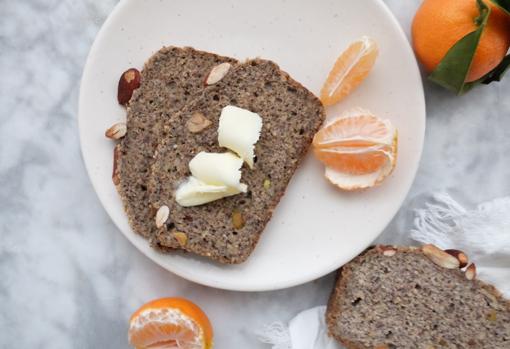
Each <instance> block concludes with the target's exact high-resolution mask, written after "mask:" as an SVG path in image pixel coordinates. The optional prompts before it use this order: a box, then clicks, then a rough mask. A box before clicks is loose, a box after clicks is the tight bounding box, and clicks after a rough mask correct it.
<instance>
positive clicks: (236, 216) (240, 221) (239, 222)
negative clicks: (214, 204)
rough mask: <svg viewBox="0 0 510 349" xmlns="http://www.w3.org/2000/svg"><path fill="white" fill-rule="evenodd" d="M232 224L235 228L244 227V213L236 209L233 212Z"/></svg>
mask: <svg viewBox="0 0 510 349" xmlns="http://www.w3.org/2000/svg"><path fill="white" fill-rule="evenodd" d="M232 225H233V226H234V228H235V229H241V228H242V227H244V218H243V214H242V213H241V212H240V211H239V210H234V211H233V212H232Z"/></svg>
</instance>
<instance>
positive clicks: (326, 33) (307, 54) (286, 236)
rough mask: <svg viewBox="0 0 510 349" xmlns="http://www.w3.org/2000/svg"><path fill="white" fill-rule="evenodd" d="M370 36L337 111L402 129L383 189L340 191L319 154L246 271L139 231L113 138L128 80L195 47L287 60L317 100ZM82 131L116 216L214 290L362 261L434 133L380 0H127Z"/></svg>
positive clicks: (86, 153) (285, 280)
mask: <svg viewBox="0 0 510 349" xmlns="http://www.w3.org/2000/svg"><path fill="white" fill-rule="evenodd" d="M363 35H368V36H371V37H372V38H374V39H375V40H376V41H377V42H378V43H379V47H380V55H379V58H378V60H377V63H376V65H375V67H374V69H373V71H372V72H371V74H370V76H369V77H368V79H367V80H366V81H365V82H364V83H363V84H362V85H361V86H360V87H359V88H358V89H357V90H356V91H355V92H354V93H353V94H352V95H350V96H349V97H348V98H347V99H345V101H343V102H342V103H340V104H339V105H337V106H335V107H333V108H330V109H328V111H327V112H328V116H329V117H330V116H332V115H337V114H338V113H340V112H342V111H344V110H346V109H348V108H350V107H353V106H361V107H364V108H367V109H369V110H371V111H372V112H374V113H375V114H376V115H378V116H380V117H383V118H389V119H390V120H391V121H392V122H393V124H394V125H395V126H396V127H397V128H398V131H399V154H398V164H397V167H396V169H395V171H394V173H393V174H392V175H391V177H390V178H388V179H387V180H386V181H385V182H384V183H383V185H382V186H380V187H378V188H373V189H370V190H367V191H364V192H355V193H344V192H341V191H339V190H336V189H335V187H333V186H332V185H330V184H329V183H328V182H327V181H326V180H325V178H324V176H323V171H324V169H323V166H322V165H321V164H320V163H319V162H318V161H317V160H316V159H315V158H314V157H313V156H312V154H311V153H309V154H308V156H307V158H306V159H305V161H304V162H303V163H302V165H301V166H300V168H299V169H298V170H297V172H296V173H295V175H294V177H293V178H292V180H291V182H290V184H289V187H288V188H287V192H286V194H285V195H284V197H283V199H282V201H281V202H280V204H279V205H278V207H277V208H276V210H275V212H274V216H273V218H272V219H271V221H270V222H269V224H268V225H267V227H266V229H265V231H264V233H263V234H262V237H261V239H260V242H259V244H258V246H257V247H256V249H255V251H254V252H253V254H252V255H251V257H250V258H249V259H248V261H247V262H245V263H243V264H241V265H220V264H217V263H214V262H209V261H207V260H205V259H203V258H199V257H196V256H193V255H191V254H181V253H173V254H161V253H158V252H156V251H154V250H153V249H151V248H150V247H149V245H148V243H147V241H146V240H144V239H143V238H142V237H140V236H139V235H137V234H135V233H134V232H133V231H132V230H131V229H130V227H129V225H128V221H127V218H126V215H125V213H124V210H123V206H122V204H121V200H120V198H119V196H118V194H117V192H116V190H115V187H114V185H113V184H112V180H111V172H112V150H113V142H111V141H109V140H107V139H105V137H104V131H105V129H106V128H108V127H109V126H110V125H112V124H113V123H114V122H117V121H120V120H123V119H124V118H125V109H124V108H122V107H121V106H119V105H118V104H117V99H116V93H117V82H118V79H119V76H120V74H121V73H122V72H123V71H124V70H126V69H128V68H130V67H137V68H138V69H141V68H142V66H143V63H144V62H145V61H146V60H147V59H148V58H149V57H150V56H151V54H153V53H154V52H156V51H157V50H158V49H160V48H161V47H162V46H168V45H175V46H192V47H195V48H197V49H202V50H206V51H211V52H216V53H219V54H222V55H230V56H233V57H236V58H238V59H244V58H248V57H263V58H267V59H270V60H273V61H275V62H277V63H278V64H279V65H280V67H281V68H282V69H283V70H285V71H287V72H288V73H290V75H291V76H292V77H294V78H295V79H296V80H298V81H300V82H301V83H302V84H303V85H304V86H306V87H307V88H309V89H310V90H311V91H312V92H314V93H315V94H318V93H319V90H320V87H321V85H322V83H323V82H324V80H325V79H326V76H327V74H328V72H329V70H330V68H331V67H332V65H333V63H334V62H335V59H336V58H337V56H338V55H339V54H340V53H341V52H342V51H343V50H344V49H345V48H346V46H347V45H348V44H349V42H351V41H353V40H355V39H357V38H359V37H361V36H363ZM79 126H80V139H81V146H82V151H83V158H84V160H85V164H86V167H87V170H88V173H89V176H90V178H91V181H92V184H93V186H94V188H95V190H96V192H97V194H98V196H99V198H100V200H101V202H102V203H103V205H104V207H105V209H106V211H107V212H108V214H109V215H110V216H111V218H112V219H113V221H114V222H115V224H116V225H117V226H118V227H119V229H120V230H121V231H122V233H123V234H124V235H125V236H126V237H127V238H128V239H129V240H130V241H131V242H132V243H133V244H134V245H135V246H136V247H137V248H138V249H139V250H140V251H142V252H143V253H144V254H145V255H147V256H148V257H149V258H150V259H152V260H153V261H154V262H156V263H158V264H159V265H161V266H162V267H164V268H166V269H167V270H169V271H171V272H173V273H175V274H178V275H180V276H182V277H184V278H186V279H189V280H192V281H194V282H197V283H201V284H204V285H209V286H212V287H218V288H224V289H230V290H242V291H261V290H274V289H280V288H285V287H290V286H294V285H298V284H302V283H305V282H307V281H311V280H314V279H316V278H318V277H320V276H323V275H325V274H327V273H329V272H331V271H333V270H335V269H337V268H338V267H340V266H341V265H342V264H344V263H346V262H347V261H349V260H350V259H351V258H353V257H354V256H356V255H357V254H358V253H359V252H360V251H362V250H363V249H364V248H366V247H367V246H368V245H369V244H370V243H371V242H372V241H373V240H374V239H375V238H376V237H377V236H378V235H379V234H380V233H381V232H382V231H383V229H384V228H385V227H386V225H387V224H388V223H389V222H390V220H391V219H392V217H393V216H394V215H395V213H396V212H397V210H398V209H399V207H400V205H401V204H402V202H403V200H404V198H405V196H406V194H407V192H408V190H409V188H410V186H411V184H412V182H413V179H414V176H415V174H416V170H417V167H418V163H419V160H420V155H421V151H422V146H423V137H424V130H425V102H424V96H423V88H422V83H421V78H420V74H419V71H418V68H417V65H416V61H415V58H414V55H413V52H412V50H411V48H410V46H409V44H408V41H407V39H406V37H405V35H404V33H403V32H402V30H401V28H400V26H399V24H398V23H397V21H396V20H395V18H394V17H393V15H392V14H391V13H390V11H389V10H388V9H387V8H386V6H385V5H384V4H383V3H382V1H379V0H308V1H289V0H255V1H239V0H213V1H211V0H173V1H161V0H145V1H142V0H123V1H121V2H120V3H119V4H118V5H117V7H116V8H115V10H114V11H113V12H112V14H111V15H110V17H109V18H108V19H107V20H106V22H105V23H104V25H103V27H102V28H101V31H100V32H99V34H98V35H97V38H96V40H95V42H94V45H93V46H92V49H91V50H90V54H89V57H88V60H87V63H86V66H85V70H84V73H83V78H82V83H81V91H80V103H79Z"/></svg>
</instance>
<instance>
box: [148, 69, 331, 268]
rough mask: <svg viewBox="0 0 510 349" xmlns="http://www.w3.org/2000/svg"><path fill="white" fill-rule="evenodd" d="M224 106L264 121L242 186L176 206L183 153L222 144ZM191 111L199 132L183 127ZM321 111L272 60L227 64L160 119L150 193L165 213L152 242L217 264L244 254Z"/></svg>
mask: <svg viewBox="0 0 510 349" xmlns="http://www.w3.org/2000/svg"><path fill="white" fill-rule="evenodd" d="M228 105H234V106H237V107H240V108H244V109H248V110H250V111H252V112H255V113H258V114H259V115H260V116H261V118H262V121H263V126H262V131H261V135H260V139H259V141H258V142H257V143H256V146H255V155H256V162H255V164H254V168H253V169H249V168H248V167H247V165H246V164H245V165H244V166H243V168H242V182H243V183H246V184H247V185H248V192H247V193H244V194H243V193H241V194H237V195H234V196H230V197H227V198H223V199H220V200H217V201H213V202H210V203H207V204H204V205H201V206H194V207H182V206H180V205H179V204H177V203H176V201H175V198H174V193H175V190H176V188H177V186H178V184H179V183H181V182H182V181H183V180H184V179H186V178H187V177H188V176H189V175H190V173H189V169H188V164H189V162H190V160H191V159H192V158H193V157H194V156H195V155H196V154H198V153H199V152H201V151H207V152H224V151H226V149H225V148H221V147H220V146H219V145H218V122H219V117H220V114H221V110H222V108H223V107H225V106H228ZM197 114H198V115H201V117H205V119H206V120H207V125H208V126H207V127H205V128H204V129H202V130H200V131H199V132H196V130H194V129H190V120H192V118H193V117H196V115H197ZM324 117H325V112H324V108H323V106H322V104H321V102H320V101H319V100H318V99H317V98H316V97H315V96H314V95H313V94H312V93H311V92H310V91H308V90H307V89H306V88H305V87H303V86H302V85H301V84H299V83H298V82H296V81H295V80H293V79H292V78H291V77H290V76H289V75H288V74H287V73H285V72H283V71H282V70H281V69H280V68H279V67H278V65H276V64H275V63H273V62H271V61H267V60H262V59H254V60H250V61H247V62H245V63H243V64H239V65H237V66H235V67H233V68H232V69H230V71H229V72H228V74H227V75H226V76H224V77H223V79H221V80H220V81H219V82H218V83H217V84H215V85H212V86H210V87H208V88H207V89H205V90H204V92H203V94H202V95H201V96H200V97H198V98H197V99H195V100H194V101H192V102H190V103H188V104H187V105H186V106H185V107H184V108H183V109H182V110H181V111H180V112H179V113H178V114H175V116H174V117H172V118H171V120H170V121H169V122H168V124H167V125H168V127H167V130H166V131H165V132H167V136H165V137H162V138H161V141H162V142H161V143H160V145H159V146H158V148H157V150H156V152H155V161H154V163H153V166H152V173H151V176H150V181H149V198H150V203H151V204H152V205H153V207H154V209H156V210H158V209H159V208H161V207H162V206H167V207H168V208H169V216H168V219H167V220H166V224H165V225H163V226H162V227H161V228H160V229H158V230H157V232H156V234H155V235H154V237H153V244H154V245H158V246H162V247H167V248H171V249H181V250H185V251H189V252H193V253H195V254H198V255H202V256H205V257H208V258H210V259H213V260H216V261H218V262H221V263H241V262H243V261H245V260H246V259H247V258H248V256H249V255H250V254H251V253H252V251H253V250H254V248H255V245H256V244H257V242H258V240H259V237H260V235H261V233H262V231H263V230H264V227H265V226H266V223H267V222H268V221H269V219H270V218H271V216H272V214H273V211H274V209H275V208H276V206H277V204H278V202H279V201H280V198H281V197H282V195H283V194H284V192H285V189H286V188H287V184H288V183H289V181H290V179H291V177H292V175H293V174H294V172H295V170H296V168H297V167H298V165H299V163H300V162H301V160H302V159H303V157H304V156H305V154H306V153H307V150H308V148H309V146H310V144H311V141H312V137H313V135H314V134H315V133H316V132H317V130H318V128H319V127H320V125H321V124H322V122H323V120H324ZM153 226H155V223H153Z"/></svg>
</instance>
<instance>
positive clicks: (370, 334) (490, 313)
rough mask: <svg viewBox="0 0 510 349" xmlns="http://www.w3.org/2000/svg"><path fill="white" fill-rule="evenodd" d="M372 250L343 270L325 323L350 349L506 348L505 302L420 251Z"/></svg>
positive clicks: (509, 324) (508, 308) (508, 317)
mask: <svg viewBox="0 0 510 349" xmlns="http://www.w3.org/2000/svg"><path fill="white" fill-rule="evenodd" d="M383 250H384V247H383V246H377V247H375V248H372V249H370V250H368V251H366V252H365V253H364V254H362V255H360V256H358V257H356V258H355V259H354V260H352V261H351V262H350V263H348V264H346V265H344V266H343V267H342V268H341V270H340V271H339V272H338V279H337V283H336V286H335V289H334V290H333V293H332V294H331V297H330V300H329V304H328V309H327V313H326V322H327V325H328V328H329V333H330V335H331V336H333V337H334V338H336V339H337V340H338V341H340V342H341V343H342V344H344V345H345V346H346V347H347V348H349V349H365V348H367V349H368V348H385V349H392V348H416V349H432V348H435V349H440V348H469V349H475V348H476V349H485V348H487V349H489V348H491V349H495V348H498V349H504V348H510V303H509V301H507V300H505V299H503V298H502V297H501V295H500V294H499V292H498V291H497V290H496V289H495V288H494V287H493V286H490V285H487V284H485V283H483V282H481V281H478V280H468V279H466V277H465V275H464V272H462V271H461V270H459V269H445V268H442V267H439V266H437V265H436V264H434V263H433V262H432V261H431V260H430V259H429V258H428V257H426V256H425V255H424V254H423V252H421V250H420V249H415V248H405V247H401V248H396V250H397V252H396V253H395V254H394V255H393V256H385V255H383Z"/></svg>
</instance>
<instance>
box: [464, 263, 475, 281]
mask: <svg viewBox="0 0 510 349" xmlns="http://www.w3.org/2000/svg"><path fill="white" fill-rule="evenodd" d="M464 275H465V276H466V279H468V280H473V279H474V278H475V277H476V265H475V264H474V263H471V264H470V265H469V266H468V267H467V268H466V271H465V272H464Z"/></svg>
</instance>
